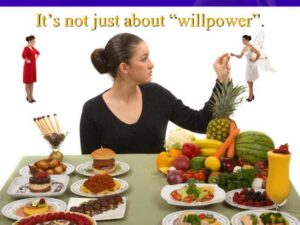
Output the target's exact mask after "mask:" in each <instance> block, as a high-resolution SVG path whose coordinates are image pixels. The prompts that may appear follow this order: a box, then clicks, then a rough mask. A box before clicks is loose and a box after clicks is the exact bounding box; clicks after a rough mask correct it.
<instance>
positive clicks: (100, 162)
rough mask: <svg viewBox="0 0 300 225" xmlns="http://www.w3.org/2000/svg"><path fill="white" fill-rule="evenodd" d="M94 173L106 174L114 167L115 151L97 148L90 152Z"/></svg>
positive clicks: (113, 169)
mask: <svg viewBox="0 0 300 225" xmlns="http://www.w3.org/2000/svg"><path fill="white" fill-rule="evenodd" d="M91 157H92V159H93V170H94V173H95V174H108V173H112V172H114V171H115V169H116V165H115V157H116V153H115V152H114V151H113V150H111V149H109V148H99V149H96V150H95V151H93V152H92V153H91Z"/></svg>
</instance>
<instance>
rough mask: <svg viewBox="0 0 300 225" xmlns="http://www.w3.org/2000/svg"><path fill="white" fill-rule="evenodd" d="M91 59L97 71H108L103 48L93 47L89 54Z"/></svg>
mask: <svg viewBox="0 0 300 225" xmlns="http://www.w3.org/2000/svg"><path fill="white" fill-rule="evenodd" d="M91 60H92V63H93V65H94V67H95V69H96V70H97V71H98V72H99V73H101V74H102V73H108V72H109V71H110V69H109V65H108V60H107V56H106V53H105V49H104V48H97V49H95V50H94V51H93V52H92V54H91Z"/></svg>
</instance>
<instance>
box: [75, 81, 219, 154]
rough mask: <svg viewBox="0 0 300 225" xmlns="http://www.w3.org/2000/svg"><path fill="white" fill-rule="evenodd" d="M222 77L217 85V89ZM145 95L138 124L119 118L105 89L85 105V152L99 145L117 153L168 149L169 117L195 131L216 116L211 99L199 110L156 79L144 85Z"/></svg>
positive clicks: (82, 129)
mask: <svg viewBox="0 0 300 225" xmlns="http://www.w3.org/2000/svg"><path fill="white" fill-rule="evenodd" d="M218 84H220V83H219V81H217V82H216V85H215V87H214V89H213V92H216V90H217V88H218ZM140 89H141V92H142V98H143V108H142V113H141V116H140V118H139V119H138V121H137V122H136V123H134V124H126V123H124V122H122V121H121V120H119V119H118V118H117V117H116V116H115V115H114V114H113V113H112V112H111V111H110V109H109V108H108V106H107V105H106V103H105V101H104V100H103V96H102V95H103V93H102V94H100V95H98V96H96V97H94V98H92V99H90V100H89V101H87V102H86V103H85V104H84V106H83V111H82V115H81V121H80V141H81V152H82V154H89V153H91V152H92V151H94V150H95V149H97V148H100V147H103V148H111V149H113V150H114V151H115V152H116V153H118V154H120V153H158V152H160V151H162V150H163V149H164V147H163V146H164V140H165V134H166V129H167V125H168V122H169V121H172V122H173V123H175V124H176V125H178V126H180V127H182V128H185V129H188V130H191V131H193V132H198V133H205V132H206V127H207V124H208V123H209V121H210V120H211V119H212V110H211V107H212V106H211V103H212V102H213V98H212V97H210V99H209V101H208V102H206V103H205V105H204V107H203V109H201V110H199V111H197V110H193V109H191V108H189V107H188V106H185V105H184V104H183V103H182V101H181V100H179V99H177V98H176V97H175V96H174V95H173V94H172V93H171V92H170V91H168V90H166V89H165V88H163V87H162V86H160V85H158V84H156V83H148V84H143V85H140Z"/></svg>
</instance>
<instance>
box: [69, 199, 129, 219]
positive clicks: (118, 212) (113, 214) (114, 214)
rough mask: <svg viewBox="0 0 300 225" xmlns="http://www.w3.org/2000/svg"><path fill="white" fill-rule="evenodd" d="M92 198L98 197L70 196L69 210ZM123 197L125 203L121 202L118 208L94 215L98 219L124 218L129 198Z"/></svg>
mask: <svg viewBox="0 0 300 225" xmlns="http://www.w3.org/2000/svg"><path fill="white" fill-rule="evenodd" d="M92 199H96V198H70V200H69V203H68V207H67V211H69V210H70V208H71V207H72V206H79V205H80V204H81V203H83V202H87V201H89V200H92ZM122 199H123V202H124V203H123V204H120V205H119V206H118V207H117V208H116V209H111V210H108V211H104V212H102V213H101V214H98V215H95V216H93V218H94V219H95V220H96V221H100V220H115V219H122V218H123V217H124V215H125V211H126V203H127V199H126V198H125V197H122Z"/></svg>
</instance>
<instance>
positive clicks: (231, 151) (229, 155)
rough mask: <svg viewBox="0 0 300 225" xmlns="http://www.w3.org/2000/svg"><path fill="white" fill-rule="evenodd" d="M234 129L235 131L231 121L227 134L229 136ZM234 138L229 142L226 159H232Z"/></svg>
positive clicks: (234, 124)
mask: <svg viewBox="0 0 300 225" xmlns="http://www.w3.org/2000/svg"><path fill="white" fill-rule="evenodd" d="M235 129H237V126H236V123H235V122H234V121H233V122H231V123H230V130H229V134H231V133H232V132H233V131H234V130H235ZM234 147H235V138H234V139H233V141H232V142H231V144H230V145H229V148H228V150H227V157H228V158H233V157H234V154H235V149H234Z"/></svg>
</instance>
